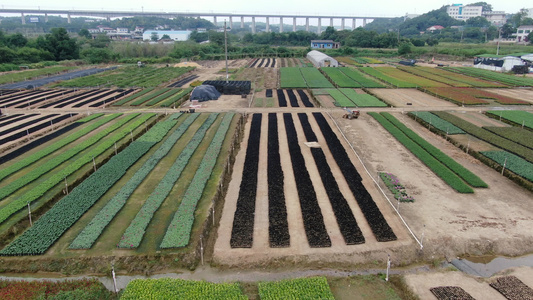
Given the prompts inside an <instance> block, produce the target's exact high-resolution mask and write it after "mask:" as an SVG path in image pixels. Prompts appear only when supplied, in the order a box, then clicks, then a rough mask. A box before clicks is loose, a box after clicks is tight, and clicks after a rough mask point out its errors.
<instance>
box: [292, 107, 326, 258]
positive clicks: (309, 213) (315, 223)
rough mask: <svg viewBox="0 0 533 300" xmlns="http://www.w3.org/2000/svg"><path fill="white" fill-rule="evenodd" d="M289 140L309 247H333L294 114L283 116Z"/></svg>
mask: <svg viewBox="0 0 533 300" xmlns="http://www.w3.org/2000/svg"><path fill="white" fill-rule="evenodd" d="M283 119H284V121H285V130H286V134H287V140H288V141H289V153H290V156H291V162H292V168H293V171H294V178H295V179H296V189H297V191H298V197H299V198H300V206H301V208H302V216H303V221H304V228H305V234H306V236H307V241H308V242H309V246H311V247H313V248H318V247H331V239H330V237H329V235H328V232H327V230H326V225H325V224H324V217H323V216H322V210H321V209H320V206H319V205H318V200H317V197H316V193H315V189H314V187H313V182H312V181H311V177H310V176H309V172H308V171H307V167H306V165H305V160H304V157H303V155H302V151H301V149H300V145H299V143H298V134H297V133H296V128H295V127H294V122H293V119H292V114H290V113H285V114H283Z"/></svg>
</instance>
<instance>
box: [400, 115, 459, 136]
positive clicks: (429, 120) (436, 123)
mask: <svg viewBox="0 0 533 300" xmlns="http://www.w3.org/2000/svg"><path fill="white" fill-rule="evenodd" d="M409 116H410V117H411V118H413V119H415V120H416V121H419V122H420V120H422V121H424V123H426V124H428V125H429V126H433V127H435V128H436V129H438V130H440V131H442V132H445V133H446V134H464V133H465V132H464V131H463V130H462V129H461V128H459V127H457V126H455V125H453V124H452V123H450V122H448V121H445V120H443V119H441V118H439V117H437V116H436V115H434V114H432V113H430V112H429V111H415V112H410V113H409Z"/></svg>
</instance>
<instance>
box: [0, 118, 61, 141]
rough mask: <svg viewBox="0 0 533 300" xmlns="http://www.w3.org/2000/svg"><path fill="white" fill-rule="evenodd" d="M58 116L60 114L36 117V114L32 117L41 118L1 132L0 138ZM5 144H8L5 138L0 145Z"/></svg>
mask: <svg viewBox="0 0 533 300" xmlns="http://www.w3.org/2000/svg"><path fill="white" fill-rule="evenodd" d="M58 115H59V114H47V115H39V114H37V115H35V114H34V115H32V116H39V117H38V118H36V119H30V120H29V121H27V122H24V123H22V124H19V125H16V126H12V127H9V128H7V129H4V130H2V131H0V136H5V135H8V134H10V133H12V132H14V131H17V130H20V129H24V128H26V127H28V126H31V125H33V124H37V123H39V122H42V121H45V120H47V119H50V118H52V117H55V116H58ZM4 143H6V142H5V141H4V138H2V141H1V142H0V144H4Z"/></svg>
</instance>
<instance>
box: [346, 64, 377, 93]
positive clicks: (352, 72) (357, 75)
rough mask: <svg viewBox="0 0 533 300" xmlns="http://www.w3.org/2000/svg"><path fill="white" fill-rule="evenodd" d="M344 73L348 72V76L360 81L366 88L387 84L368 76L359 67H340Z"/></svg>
mask: <svg viewBox="0 0 533 300" xmlns="http://www.w3.org/2000/svg"><path fill="white" fill-rule="evenodd" d="M339 70H341V72H342V73H344V74H346V76H348V77H350V78H351V79H353V80H355V81H357V82H359V83H360V84H361V85H362V86H363V87H365V88H384V87H385V86H384V85H383V84H381V83H379V82H377V81H376V80H374V79H372V78H370V77H367V76H365V75H363V73H361V71H359V70H358V69H354V68H339Z"/></svg>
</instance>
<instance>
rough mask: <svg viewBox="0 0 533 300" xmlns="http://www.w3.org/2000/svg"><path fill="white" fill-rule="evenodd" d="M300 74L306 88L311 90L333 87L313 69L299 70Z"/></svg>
mask: <svg viewBox="0 0 533 300" xmlns="http://www.w3.org/2000/svg"><path fill="white" fill-rule="evenodd" d="M300 72H301V73H302V76H303V78H304V80H305V82H306V83H307V86H308V87H309V88H312V89H317V88H332V87H333V85H331V83H330V82H329V81H328V80H327V79H326V77H324V75H322V73H320V71H319V70H318V69H315V68H300Z"/></svg>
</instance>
